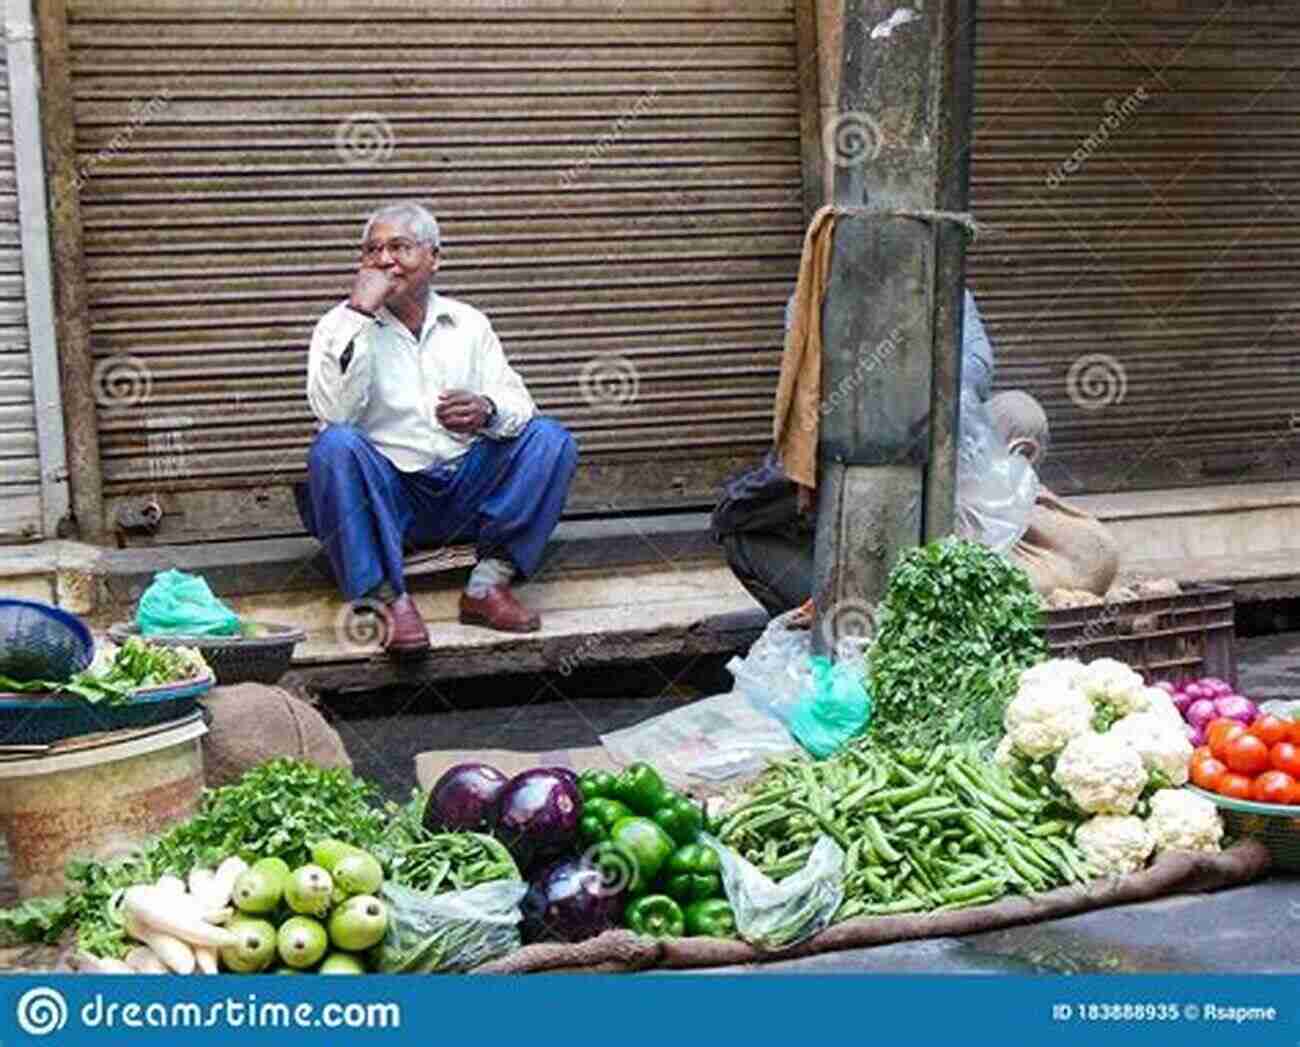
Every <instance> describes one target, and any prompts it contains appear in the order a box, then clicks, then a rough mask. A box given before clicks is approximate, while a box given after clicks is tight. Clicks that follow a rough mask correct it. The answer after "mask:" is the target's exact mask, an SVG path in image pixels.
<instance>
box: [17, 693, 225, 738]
mask: <svg viewBox="0 0 1300 1047" xmlns="http://www.w3.org/2000/svg"><path fill="white" fill-rule="evenodd" d="M214 682H215V681H214V680H213V678H212V677H211V676H205V677H203V678H202V679H200V680H187V681H185V682H184V683H179V684H175V683H172V684H165V685H164V686H162V687H149V688H143V689H141V690H139V691H136V692H135V694H134V695H133V696H132V698H131V700H130V701H129V702H126V703H123V704H122V705H94V704H91V703H90V702H87V701H83V700H82V699H80V698H77V697H75V696H73V697H69V698H60V697H58V696H56V695H49V694H29V695H16V694H0V746H3V745H49V744H51V743H53V742H60V741H62V740H63V739H65V738H75V737H77V736H78V735H83V734H97V733H99V732H100V731H124V730H127V729H128V728H132V727H152V726H154V725H155V724H160V723H169V722H171V721H172V720H179V719H181V718H182V717H185V716H189V715H190V714H192V713H193V712H194V711H195V710H196V709H197V708H198V700H199V697H200V696H201V695H204V694H206V693H207V692H208V691H210V690H211V689H212V685H213V683H214Z"/></svg>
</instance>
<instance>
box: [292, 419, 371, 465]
mask: <svg viewBox="0 0 1300 1047" xmlns="http://www.w3.org/2000/svg"><path fill="white" fill-rule="evenodd" d="M368 445H369V440H367V439H366V434H365V433H363V432H362V431H361V430H360V429H358V428H356V427H355V426H352V425H327V426H326V427H325V428H324V429H322V430H321V431H320V432H319V433H317V434H316V439H315V440H313V441H312V445H311V450H310V451H308V452H307V467H308V469H320V468H325V467H328V466H329V465H331V464H333V463H335V462H337V461H338V460H339V459H340V458H344V457H347V456H350V455H353V454H356V453H357V451H359V450H361V449H363V448H365V447H367V446H368Z"/></svg>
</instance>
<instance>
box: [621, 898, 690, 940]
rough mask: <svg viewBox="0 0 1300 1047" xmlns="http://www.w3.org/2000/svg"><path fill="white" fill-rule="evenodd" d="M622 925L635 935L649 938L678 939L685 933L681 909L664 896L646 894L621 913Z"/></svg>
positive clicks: (684, 919)
mask: <svg viewBox="0 0 1300 1047" xmlns="http://www.w3.org/2000/svg"><path fill="white" fill-rule="evenodd" d="M623 923H624V924H625V925H626V926H627V927H629V928H630V929H631V930H634V931H636V932H637V934H648V935H649V936H650V937H651V938H680V937H682V935H683V934H685V933H686V917H685V915H684V914H683V913H682V907H681V906H680V905H678V904H677V903H676V902H675V901H673V900H672V899H671V898H669V897H668V896H667V895H666V894H647V895H646V896H645V897H644V898H638V899H637V900H636V901H634V902H633V903H632V904H631V905H629V906H628V907H627V909H626V910H624V912H623Z"/></svg>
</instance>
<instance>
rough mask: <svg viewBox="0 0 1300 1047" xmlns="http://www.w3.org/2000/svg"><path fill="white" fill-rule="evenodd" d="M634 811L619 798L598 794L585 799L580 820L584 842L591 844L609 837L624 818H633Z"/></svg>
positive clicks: (579, 829)
mask: <svg viewBox="0 0 1300 1047" xmlns="http://www.w3.org/2000/svg"><path fill="white" fill-rule="evenodd" d="M631 817H632V812H631V811H630V810H628V809H627V808H626V807H624V806H623V805H622V804H621V803H619V802H618V801H617V800H610V799H608V798H606V797H603V796H596V797H593V798H592V799H590V800H585V801H584V802H583V805H582V819H581V820H580V821H579V822H578V835H579V836H581V837H582V842H583V843H585V844H587V845H588V846H590V845H591V844H594V843H602V842H604V841H605V840H608V839H609V834H610V830H612V829H613V828H614V826H615V825H616V824H617V823H619V822H621V821H622V820H623V819H624V818H631Z"/></svg>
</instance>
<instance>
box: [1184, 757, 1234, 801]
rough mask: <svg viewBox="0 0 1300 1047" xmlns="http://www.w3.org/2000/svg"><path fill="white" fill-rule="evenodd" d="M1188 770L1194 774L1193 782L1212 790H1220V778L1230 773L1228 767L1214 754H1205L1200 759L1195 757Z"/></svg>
mask: <svg viewBox="0 0 1300 1047" xmlns="http://www.w3.org/2000/svg"><path fill="white" fill-rule="evenodd" d="M1188 770H1189V771H1190V773H1191V776H1192V784H1193V785H1199V786H1200V787H1201V788H1202V789H1207V790H1209V791H1210V792H1217V791H1218V788H1219V779H1220V778H1221V777H1222V776H1223V775H1225V774H1227V773H1228V768H1227V767H1225V766H1224V765H1223V764H1222V763H1221V762H1220V761H1218V760H1216V759H1215V758H1214V757H1213V756H1204V757H1202V758H1201V759H1199V760H1198V759H1196V758H1195V757H1193V758H1192V762H1191V765H1190V767H1189V768H1188Z"/></svg>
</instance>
